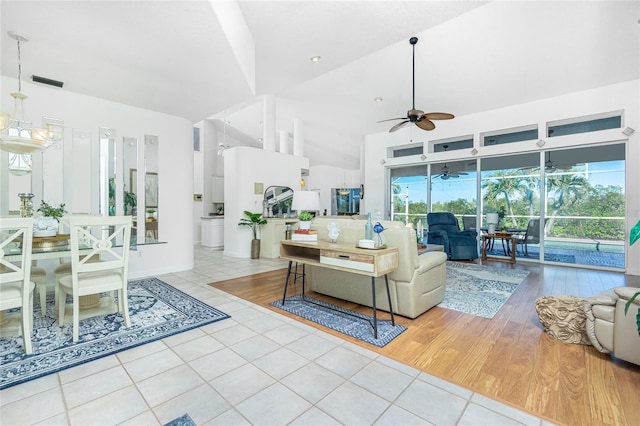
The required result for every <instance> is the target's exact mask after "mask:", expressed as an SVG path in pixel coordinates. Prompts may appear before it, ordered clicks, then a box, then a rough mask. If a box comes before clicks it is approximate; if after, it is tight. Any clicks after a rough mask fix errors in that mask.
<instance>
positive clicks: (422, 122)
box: [378, 37, 454, 132]
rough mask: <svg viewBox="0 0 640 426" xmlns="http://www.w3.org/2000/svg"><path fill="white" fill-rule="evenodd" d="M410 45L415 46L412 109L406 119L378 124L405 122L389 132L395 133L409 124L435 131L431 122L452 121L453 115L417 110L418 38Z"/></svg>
mask: <svg viewBox="0 0 640 426" xmlns="http://www.w3.org/2000/svg"><path fill="white" fill-rule="evenodd" d="M409 43H411V45H412V46H413V78H412V84H413V105H412V108H411V109H410V110H409V111H407V116H406V117H400V118H389V119H387V120H382V121H378V123H383V122H385V121H392V120H403V121H402V122H400V123H398V124H396V125H395V126H393V127H392V128H391V129H389V132H395V131H396V130H398V129H400V128H401V127H404V126H406V125H407V124H409V123H416V126H418V127H419V128H421V129H422V130H433V129H435V128H436V125H435V124H434V123H433V121H431V120H450V119H452V118H453V117H454V115H453V114H449V113H448V112H427V113H425V112H424V111H421V110H419V109H416V43H418V37H411V38H410V39H409Z"/></svg>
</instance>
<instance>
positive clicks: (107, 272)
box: [56, 216, 131, 342]
mask: <svg viewBox="0 0 640 426" xmlns="http://www.w3.org/2000/svg"><path fill="white" fill-rule="evenodd" d="M69 228H70V230H69V232H70V242H71V273H70V274H69V275H64V276H61V277H60V279H59V280H57V282H56V286H57V291H56V295H57V296H56V297H57V298H58V301H57V305H58V323H59V325H61V326H62V325H64V315H65V310H66V300H67V295H71V297H72V303H73V341H74V342H77V341H78V335H79V322H80V319H79V318H80V297H81V296H88V295H101V294H102V293H106V292H112V291H117V293H118V309H119V311H120V312H121V313H122V315H123V316H124V323H125V326H127V327H130V326H131V320H130V318H129V305H128V302H127V275H128V271H129V245H130V239H131V216H99V217H95V216H92V217H72V218H70V219H69Z"/></svg>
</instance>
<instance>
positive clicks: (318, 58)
mask: <svg viewBox="0 0 640 426" xmlns="http://www.w3.org/2000/svg"><path fill="white" fill-rule="evenodd" d="M320 59H322V57H321V56H312V57H311V62H320Z"/></svg>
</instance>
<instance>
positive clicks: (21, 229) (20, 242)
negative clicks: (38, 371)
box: [0, 217, 35, 355]
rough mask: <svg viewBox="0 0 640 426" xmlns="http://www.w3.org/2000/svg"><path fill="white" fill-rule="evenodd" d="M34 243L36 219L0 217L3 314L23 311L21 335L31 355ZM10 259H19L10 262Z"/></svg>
mask: <svg viewBox="0 0 640 426" xmlns="http://www.w3.org/2000/svg"><path fill="white" fill-rule="evenodd" d="M32 243H33V219H32V218H22V217H16V218H6V217H3V218H0V311H6V310H8V309H12V308H21V311H22V312H21V316H22V320H21V333H22V339H23V343H24V352H25V353H26V354H27V355H29V354H31V352H32V347H31V332H32V329H33V289H34V287H35V285H34V284H33V282H31V245H32ZM18 252H19V253H18ZM7 256H19V260H15V261H9V260H8V259H6V257H7Z"/></svg>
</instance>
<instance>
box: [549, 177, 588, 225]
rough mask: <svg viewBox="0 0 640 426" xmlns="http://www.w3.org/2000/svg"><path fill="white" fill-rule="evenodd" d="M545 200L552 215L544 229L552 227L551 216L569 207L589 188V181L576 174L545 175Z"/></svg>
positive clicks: (552, 219)
mask: <svg viewBox="0 0 640 426" xmlns="http://www.w3.org/2000/svg"><path fill="white" fill-rule="evenodd" d="M546 183H547V199H548V200H549V203H548V205H549V206H550V207H551V210H552V213H551V216H552V217H551V218H549V222H547V225H546V227H545V228H546V229H551V228H552V227H553V221H554V218H553V216H556V215H557V214H558V213H559V212H560V210H562V209H564V208H567V207H571V206H572V205H573V204H574V203H575V202H576V201H577V200H578V199H579V197H580V195H581V194H583V193H584V190H585V189H587V188H588V187H589V181H588V180H587V179H585V177H584V176H581V175H577V174H568V173H559V174H549V175H547V182H546Z"/></svg>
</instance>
